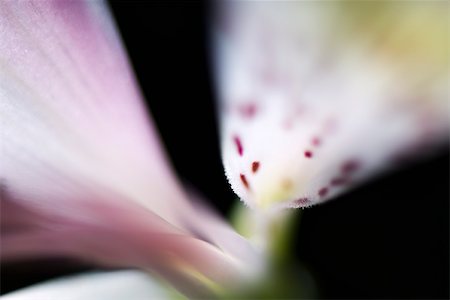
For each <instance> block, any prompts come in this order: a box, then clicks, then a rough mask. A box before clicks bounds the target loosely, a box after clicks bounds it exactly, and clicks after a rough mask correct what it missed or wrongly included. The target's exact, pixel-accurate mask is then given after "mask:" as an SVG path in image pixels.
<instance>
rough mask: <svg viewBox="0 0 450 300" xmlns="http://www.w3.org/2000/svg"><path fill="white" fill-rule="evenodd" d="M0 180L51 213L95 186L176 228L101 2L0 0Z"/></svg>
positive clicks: (174, 192)
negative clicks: (110, 190)
mask: <svg viewBox="0 0 450 300" xmlns="http://www.w3.org/2000/svg"><path fill="white" fill-rule="evenodd" d="M0 20H1V22H0V40H1V44H0V66H1V67H0V99H1V109H2V118H1V120H2V133H1V134H2V143H3V149H2V153H1V161H2V168H1V173H0V178H1V180H2V184H3V185H5V186H7V187H8V190H9V192H10V193H12V194H14V195H15V197H16V198H18V199H20V200H21V201H28V202H31V201H33V202H36V203H30V204H32V205H37V203H38V205H39V206H40V207H44V206H47V208H46V209H59V208H60V206H55V203H54V201H55V199H58V205H61V206H64V205H65V202H66V200H68V199H69V198H77V197H78V198H81V197H85V196H86V195H89V192H86V191H87V190H89V188H91V187H92V186H102V187H106V188H109V189H114V191H116V192H118V193H120V194H122V195H123V196H125V197H128V198H130V199H133V200H134V201H136V202H138V203H140V204H141V205H143V206H145V207H147V208H149V209H151V210H152V211H153V212H155V213H157V214H158V215H160V216H162V217H163V218H164V219H166V220H168V221H170V222H172V223H174V224H177V218H176V216H175V214H176V213H177V212H178V210H174V209H172V207H173V206H178V207H180V208H182V207H183V205H185V203H184V202H185V201H183V199H184V197H183V195H182V192H181V189H180V188H179V185H178V182H177V181H176V179H175V178H174V175H173V173H172V171H171V170H170V168H168V163H167V159H166V157H165V155H164V153H163V151H162V148H161V146H160V143H159V139H158V137H157V135H156V132H155V130H154V126H153V124H152V123H151V121H150V120H149V119H148V117H147V116H146V113H145V108H144V106H143V104H142V100H141V95H140V92H139V90H138V88H137V86H136V83H135V79H134V77H133V75H132V72H131V69H130V67H129V65H128V61H127V58H126V55H125V53H124V51H123V47H122V44H121V41H120V38H119V37H118V35H117V33H116V31H115V28H114V25H113V23H112V20H111V17H110V15H109V12H108V10H107V9H106V7H105V5H104V3H103V2H101V1H70V0H69V1H19V2H16V1H2V3H0Z"/></svg>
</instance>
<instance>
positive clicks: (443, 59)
mask: <svg viewBox="0 0 450 300" xmlns="http://www.w3.org/2000/svg"><path fill="white" fill-rule="evenodd" d="M221 8H222V10H221V12H222V15H220V17H221V18H220V21H221V23H219V25H218V26H217V28H216V31H215V43H216V45H215V46H216V47H215V48H216V63H217V69H216V74H217V81H218V87H219V95H220V98H221V109H222V110H221V125H222V128H221V130H222V137H221V139H222V153H223V162H224V166H225V171H226V174H227V177H228V179H229V181H230V184H231V186H232V187H233V189H234V190H235V192H236V193H237V194H238V195H239V196H240V197H241V199H242V200H243V201H244V202H245V203H247V204H248V205H250V206H256V207H274V206H275V207H286V206H290V207H299V206H309V205H312V204H315V203H320V202H323V201H325V200H327V199H331V198H333V197H334V196H336V195H338V194H340V193H342V192H344V191H347V190H348V189H349V188H351V187H353V186H355V184H357V183H360V182H361V181H363V180H366V179H368V178H370V177H371V176H372V175H374V174H377V173H378V172H379V171H381V170H384V169H386V168H390V167H392V166H394V165H396V162H395V160H396V159H398V158H399V156H400V155H402V154H408V153H409V152H414V151H415V152H419V153H424V152H427V151H429V150H430V149H432V148H433V147H434V146H435V145H436V144H439V143H442V141H445V139H446V137H447V133H448V129H449V110H448V95H449V93H448V79H449V76H448V75H449V71H448V51H447V50H446V49H448V44H447V43H448V26H447V22H448V3H447V2H445V1H444V2H423V1H422V2H420V1H419V2H398V1H397V2H395V1H394V2H383V1H382V2H366V1H363V2H361V3H356V2H339V1H337V2H333V1H332V2H329V1H318V2H314V1H312V2H311V1H306V2H305V1H288V2H282V3H280V2H271V1H269V2H266V1H263V2H261V1H260V2H258V1H257V2H245V1H234V2H227V3H224V5H223V7H221Z"/></svg>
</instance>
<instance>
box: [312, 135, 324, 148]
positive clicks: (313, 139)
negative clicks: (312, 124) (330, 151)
mask: <svg viewBox="0 0 450 300" xmlns="http://www.w3.org/2000/svg"><path fill="white" fill-rule="evenodd" d="M321 142H322V141H321V140H320V138H318V137H313V138H312V140H311V144H313V146H316V147H317V146H320V144H321Z"/></svg>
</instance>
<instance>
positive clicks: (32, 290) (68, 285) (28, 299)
mask: <svg viewBox="0 0 450 300" xmlns="http://www.w3.org/2000/svg"><path fill="white" fill-rule="evenodd" d="M175 298H176V299H185V298H184V297H183V296H181V295H179V294H176V293H175V292H169V291H168V290H165V289H163V288H162V287H161V285H160V283H159V282H156V281H154V280H153V279H152V278H151V277H150V276H149V275H148V274H145V273H143V272H139V271H128V270H127V271H114V272H96V273H87V274H82V275H76V276H71V277H66V278H60V279H56V280H51V281H47V282H44V283H41V284H37V285H34V286H31V287H28V288H25V289H22V290H19V291H16V292H13V293H10V294H7V295H5V296H3V297H2V299H4V300H51V299H59V300H89V299H92V300H98V299H109V300H114V299H118V300H123V299H136V300H137V299H175Z"/></svg>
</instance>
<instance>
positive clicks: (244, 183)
mask: <svg viewBox="0 0 450 300" xmlns="http://www.w3.org/2000/svg"><path fill="white" fill-rule="evenodd" d="M239 176H240V178H241V181H242V184H243V185H244V186H245V188H246V189H248V188H249V187H250V185H249V184H248V181H247V177H245V175H244V174H240V175H239Z"/></svg>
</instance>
